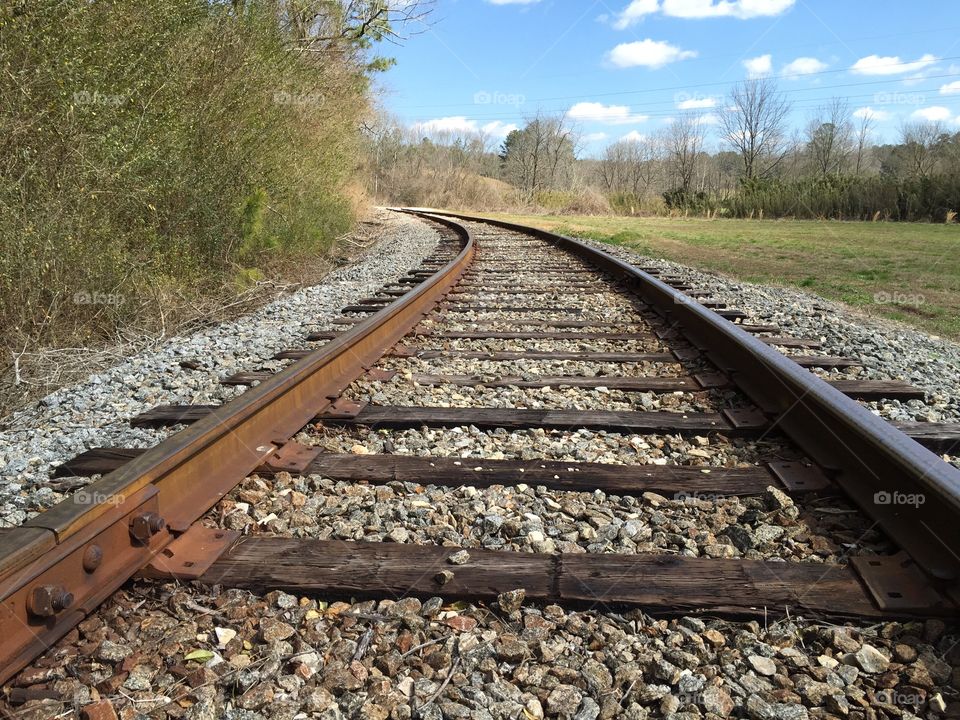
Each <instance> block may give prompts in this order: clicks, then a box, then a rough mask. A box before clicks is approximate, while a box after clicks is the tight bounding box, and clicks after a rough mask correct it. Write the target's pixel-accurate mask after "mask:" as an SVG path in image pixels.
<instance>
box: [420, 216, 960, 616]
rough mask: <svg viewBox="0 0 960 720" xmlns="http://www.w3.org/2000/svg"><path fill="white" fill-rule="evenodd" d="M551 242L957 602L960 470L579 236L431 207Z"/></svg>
mask: <svg viewBox="0 0 960 720" xmlns="http://www.w3.org/2000/svg"><path fill="white" fill-rule="evenodd" d="M405 210H406V211H407V212H412V213H414V214H418V215H421V216H425V217H433V218H436V217H453V218H458V219H461V220H468V221H474V222H482V223H487V224H491V225H494V226H496V227H500V228H503V229H505V230H510V231H513V232H518V233H522V234H526V235H531V236H533V237H537V238H540V239H542V240H546V241H547V242H550V243H551V244H553V245H555V246H556V247H558V248H561V249H564V250H567V251H569V252H571V253H572V254H574V255H576V256H578V257H580V258H582V259H584V260H586V261H588V262H590V263H591V264H592V265H593V266H594V267H596V268H597V269H599V270H602V271H604V272H607V273H609V274H611V275H613V276H614V277H616V278H618V279H619V280H620V281H621V282H622V283H624V284H625V285H626V286H628V287H630V288H631V289H632V290H633V291H635V292H636V293H637V294H638V296H639V297H640V298H641V299H643V300H644V301H645V302H647V303H649V305H650V306H651V307H652V308H653V309H654V310H656V312H657V313H658V314H660V315H661V316H663V317H664V318H666V319H667V320H668V321H669V322H670V324H671V326H673V327H676V328H677V329H678V330H679V331H680V332H681V333H682V334H683V335H684V336H685V337H686V338H687V339H688V340H689V341H690V342H691V343H692V344H693V345H694V346H695V347H696V348H697V349H698V350H700V351H701V352H702V353H704V354H705V355H706V356H707V358H708V359H709V360H710V361H711V362H713V363H714V364H715V365H716V366H717V367H718V368H719V369H720V370H721V371H722V372H724V373H726V374H727V375H729V376H730V378H731V379H732V381H733V383H734V384H735V385H736V386H737V387H738V388H739V389H740V390H741V391H742V392H743V393H744V394H745V395H746V396H747V397H748V398H749V399H750V400H751V401H752V402H753V403H754V404H756V406H757V407H758V408H759V409H760V410H761V411H763V412H764V413H765V414H766V415H767V416H768V417H769V418H770V420H771V422H772V425H773V427H774V428H775V429H776V430H778V431H780V432H782V433H783V434H785V435H786V436H787V437H789V438H790V439H791V440H792V441H793V442H795V443H796V444H797V445H798V446H799V447H800V448H801V449H802V450H803V451H804V452H805V453H806V454H807V455H808V456H809V457H810V459H811V460H813V461H814V462H816V463H817V464H818V465H820V466H821V467H822V468H823V469H824V470H825V472H826V473H827V474H828V476H830V477H831V478H832V479H833V480H834V481H835V482H836V483H837V485H839V486H840V488H841V489H842V490H843V491H844V492H846V494H847V495H848V496H849V497H850V498H851V499H852V500H853V501H854V502H855V503H856V504H857V505H858V506H859V507H860V509H861V510H863V512H864V513H866V515H867V516H869V517H870V518H872V519H873V520H874V521H875V522H876V523H877V524H878V525H879V526H880V527H881V528H882V529H883V530H884V532H886V533H887V535H888V536H889V537H890V538H891V539H892V540H893V541H894V542H895V543H896V544H897V545H898V546H899V547H900V548H901V549H903V550H904V551H906V552H907V553H908V554H909V555H910V556H911V557H912V558H913V560H914V561H915V562H916V563H917V565H918V566H919V567H921V568H922V569H923V570H924V571H925V572H926V573H927V574H928V575H929V576H930V579H931V580H932V581H933V583H934V584H935V585H936V586H937V587H938V589H939V590H940V591H941V592H943V593H945V594H947V595H948V596H950V597H951V598H952V599H953V600H954V602H956V601H957V599H958V597H960V590H958V589H960V471H958V470H957V469H956V468H954V467H953V466H952V465H950V464H948V463H946V462H944V461H943V460H942V459H941V458H940V457H939V456H937V455H936V454H934V453H933V452H931V451H930V450H928V449H927V448H925V447H923V446H921V445H920V444H919V443H917V442H916V441H914V440H913V439H912V438H910V437H908V436H907V435H905V434H904V433H902V432H901V431H900V430H898V429H897V428H895V427H893V426H892V425H890V424H889V423H887V422H886V421H885V420H883V419H882V418H880V417H878V416H877V415H874V414H873V413H872V412H870V411H869V410H868V409H867V408H865V407H864V406H862V405H860V404H858V403H857V402H856V401H854V400H851V399H850V398H848V397H847V396H845V395H844V394H843V393H841V392H840V391H839V390H837V389H835V388H833V387H831V386H830V385H829V384H828V383H826V382H825V381H824V380H822V379H820V378H819V377H817V376H816V375H814V374H813V373H811V372H810V371H808V370H805V369H804V368H802V367H800V366H799V365H798V364H796V363H794V362H793V361H792V360H790V359H789V358H788V357H787V356H785V355H783V354H782V353H780V352H778V351H777V350H775V349H774V348H772V347H770V346H768V345H767V344H765V343H763V342H762V341H761V340H758V339H757V338H756V337H754V336H753V335H751V334H750V333H747V332H745V331H743V330H741V329H740V328H738V327H737V325H736V324H734V323H732V322H730V321H728V320H725V319H724V318H722V317H720V316H719V315H717V314H716V313H714V312H712V311H710V310H708V309H707V308H705V307H703V306H701V305H700V304H699V303H697V302H696V301H694V300H691V298H690V297H688V296H687V295H685V294H684V293H682V292H679V291H677V290H675V289H673V288H672V287H670V286H669V285H667V284H665V283H664V282H662V281H660V280H658V279H657V278H656V277H654V276H653V275H650V274H649V273H645V272H643V271H642V270H640V269H638V268H636V267H634V266H632V265H630V264H628V263H626V262H623V261H621V260H619V259H617V258H615V257H613V256H612V255H610V254H609V253H606V252H604V251H602V250H599V249H597V248H595V247H592V246H590V245H588V244H586V243H583V242H581V241H579V240H575V239H573V238H569V237H565V236H563V235H558V234H556V233H551V232H548V231H545V230H540V229H538V228H532V227H527V226H525V225H519V224H516V223H511V222H506V221H502V220H494V219H490V218H484V217H479V216H473V215H468V214H463V213H454V212H447V211H439V210H430V209H425V208H407V209H405Z"/></svg>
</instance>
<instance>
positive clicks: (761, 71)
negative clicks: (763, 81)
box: [743, 54, 773, 78]
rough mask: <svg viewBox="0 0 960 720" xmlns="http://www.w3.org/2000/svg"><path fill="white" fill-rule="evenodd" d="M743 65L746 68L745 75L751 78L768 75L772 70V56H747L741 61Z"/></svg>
mask: <svg viewBox="0 0 960 720" xmlns="http://www.w3.org/2000/svg"><path fill="white" fill-rule="evenodd" d="M743 66H744V67H745V68H746V69H747V75H749V76H750V77H752V78H758V77H763V76H764V75H769V74H770V73H771V72H772V71H773V56H772V55H769V54H767V55H758V56H757V57H755V58H748V59H747V60H744V61H743Z"/></svg>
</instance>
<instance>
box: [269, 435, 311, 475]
mask: <svg viewBox="0 0 960 720" xmlns="http://www.w3.org/2000/svg"><path fill="white" fill-rule="evenodd" d="M320 452H321V450H320V449H319V448H314V447H308V446H307V445H301V444H300V443H297V442H293V441H292V440H291V441H290V442H285V443H283V444H282V445H281V446H280V447H278V448H277V450H276V452H274V453H273V454H272V455H270V457H268V458H267V459H266V460H264V462H263V464H262V465H260V466H259V467H258V468H257V471H258V472H259V471H263V472H268V473H278V472H288V473H291V474H294V475H296V474H298V473H303V472H304V471H306V469H307V468H308V467H310V463H312V462H313V461H314V460H316V459H317V456H318V455H319V454H320Z"/></svg>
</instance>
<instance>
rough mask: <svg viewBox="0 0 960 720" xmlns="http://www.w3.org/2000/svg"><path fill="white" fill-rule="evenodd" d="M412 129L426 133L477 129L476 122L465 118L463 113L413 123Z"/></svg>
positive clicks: (473, 130)
mask: <svg viewBox="0 0 960 720" xmlns="http://www.w3.org/2000/svg"><path fill="white" fill-rule="evenodd" d="M413 129H414V130H418V131H420V132H423V133H426V134H431V133H470V132H476V131H477V123H476V121H475V120H467V118H465V117H464V116H463V115H455V116H453V117H443V118H435V119H433V120H426V121H424V122H418V123H414V125H413Z"/></svg>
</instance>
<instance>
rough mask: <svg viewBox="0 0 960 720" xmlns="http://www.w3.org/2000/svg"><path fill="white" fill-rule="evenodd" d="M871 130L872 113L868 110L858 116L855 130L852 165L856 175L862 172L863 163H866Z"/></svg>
mask: <svg viewBox="0 0 960 720" xmlns="http://www.w3.org/2000/svg"><path fill="white" fill-rule="evenodd" d="M872 130H873V115H871V114H870V113H869V112H864V113H863V114H862V115H861V116H860V123H859V124H858V125H857V127H856V130H855V133H856V134H855V140H854V144H855V145H856V155H855V157H856V162H855V165H854V173H855V174H857V175H859V174H860V173H861V172H863V168H864V165H866V162H867V152H868V151H869V149H870V132H871V131H872Z"/></svg>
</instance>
